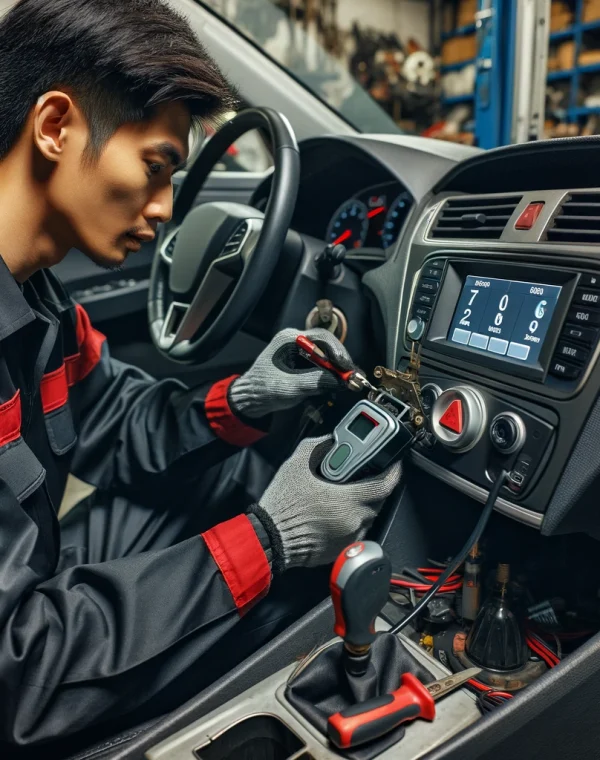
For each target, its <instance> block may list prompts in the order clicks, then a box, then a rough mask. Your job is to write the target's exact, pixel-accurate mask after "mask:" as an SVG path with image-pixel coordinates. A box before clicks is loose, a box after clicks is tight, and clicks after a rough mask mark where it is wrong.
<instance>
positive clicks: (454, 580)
mask: <svg viewBox="0 0 600 760" xmlns="http://www.w3.org/2000/svg"><path fill="white" fill-rule="evenodd" d="M417 570H418V572H419V573H421V575H423V576H424V577H425V578H427V580H428V581H431V584H429V583H419V582H418V581H406V580H402V579H400V578H392V581H391V583H392V586H399V587H400V588H409V589H412V590H413V591H416V592H418V593H425V592H427V591H429V589H430V588H431V586H432V585H433V583H435V581H437V580H438V578H439V577H440V575H441V574H442V573H443V572H444V570H443V569H442V568H439V567H419V568H417ZM460 588H462V577H461V576H460V575H458V573H455V574H454V575H451V576H450V577H449V578H448V580H447V581H446V583H444V585H443V586H442V587H441V588H440V593H441V594H448V593H450V592H452V591H458V590H459V589H460Z"/></svg>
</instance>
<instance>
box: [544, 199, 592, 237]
mask: <svg viewBox="0 0 600 760" xmlns="http://www.w3.org/2000/svg"><path fill="white" fill-rule="evenodd" d="M546 234H547V238H548V242H550V243H589V244H592V245H598V244H600V193H569V195H568V196H567V198H566V200H565V201H564V203H563V204H562V207H561V209H560V211H559V213H558V215H557V216H556V217H555V218H554V221H553V222H552V227H551V228H550V229H548V231H547V233H546Z"/></svg>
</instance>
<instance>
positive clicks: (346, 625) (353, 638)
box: [329, 541, 392, 676]
mask: <svg viewBox="0 0 600 760" xmlns="http://www.w3.org/2000/svg"><path fill="white" fill-rule="evenodd" d="M391 576H392V566H391V564H390V561H389V559H388V558H387V557H386V555H385V554H384V553H383V549H382V548H381V546H379V544H377V543H375V541H357V542H356V543H354V544H350V546H347V547H346V548H345V549H344V551H343V552H342V553H341V554H340V555H339V557H338V558H337V560H336V561H335V564H334V566H333V569H332V571H331V577H330V580H329V588H330V590H331V599H332V601H333V609H334V611H335V624H334V627H333V631H334V633H336V634H337V635H338V636H341V638H343V639H344V647H345V651H346V663H345V664H346V669H347V670H348V672H350V673H351V674H352V675H358V676H360V675H363V674H364V673H365V671H366V669H367V667H368V666H369V658H370V650H371V644H372V643H373V641H374V640H375V636H376V635H377V634H376V632H375V618H376V617H377V615H378V614H379V613H380V612H381V610H382V608H383V606H384V605H385V603H386V602H387V599H388V595H389V588H390V579H391Z"/></svg>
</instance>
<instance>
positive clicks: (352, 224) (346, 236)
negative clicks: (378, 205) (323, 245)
mask: <svg viewBox="0 0 600 760" xmlns="http://www.w3.org/2000/svg"><path fill="white" fill-rule="evenodd" d="M368 230H369V219H368V209H367V207H366V206H365V204H364V203H363V202H362V201H357V200H354V199H353V198H351V199H350V200H348V201H344V203H342V205H341V206H340V207H339V208H338V210H337V211H336V212H335V214H334V215H333V216H332V217H331V221H330V222H329V226H328V227H327V236H326V240H327V242H328V243H330V244H331V245H337V244H338V243H343V244H344V245H345V246H346V248H362V247H363V245H364V244H365V239H366V237H367V232H368Z"/></svg>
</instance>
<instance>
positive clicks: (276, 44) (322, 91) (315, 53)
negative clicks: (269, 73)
mask: <svg viewBox="0 0 600 760" xmlns="http://www.w3.org/2000/svg"><path fill="white" fill-rule="evenodd" d="M276 1H277V0H250V1H249V0H203V2H204V3H205V4H206V5H207V6H208V7H209V8H211V9H212V10H213V11H215V12H216V13H217V14H219V15H220V16H221V17H223V18H224V19H226V20H227V21H228V22H229V23H230V24H232V26H235V27H236V29H237V30H238V31H239V32H240V33H241V34H243V35H244V36H245V37H247V38H248V39H249V40H251V41H252V42H253V43H255V44H256V45H258V46H259V47H260V48H261V49H262V50H263V51H264V52H265V53H266V54H267V55H269V56H270V57H271V58H273V60H275V61H276V62H277V63H278V64H279V65H280V66H282V67H283V68H285V69H286V70H287V71H288V72H289V73H290V74H291V75H292V76H293V77H294V78H295V79H297V80H298V81H299V82H300V83H301V84H302V85H304V87H306V88H307V89H309V90H311V91H312V92H313V93H314V94H315V95H316V96H317V97H318V98H320V99H321V100H322V101H323V102H324V103H326V104H327V105H328V106H329V107H330V108H332V109H333V110H334V111H336V112H337V113H338V114H339V115H340V116H341V117H342V118H343V119H344V120H345V121H347V122H348V123H350V124H351V125H352V126H353V127H354V128H355V129H357V130H358V131H359V132H378V133H382V132H384V133H386V132H387V133H392V134H403V132H404V130H402V129H401V128H400V127H399V126H397V125H396V123H395V122H394V121H393V119H392V118H391V117H390V115H389V114H388V113H386V111H385V110H384V109H383V108H382V107H381V106H380V105H379V104H378V103H377V102H376V100H374V98H373V97H371V95H369V94H368V93H367V92H366V91H365V89H363V87H362V86H361V85H360V84H359V83H358V82H357V80H356V79H355V78H354V77H353V76H352V74H351V73H350V71H349V70H348V68H349V67H350V68H351V69H353V68H354V69H356V74H357V76H359V77H361V73H362V77H361V78H362V84H363V85H364V86H365V87H369V89H370V91H371V92H372V93H376V92H377V89H376V88H374V87H373V86H372V85H373V82H372V81H371V80H372V75H371V73H370V72H367V70H366V68H365V67H364V66H363V67H361V63H364V62H362V61H360V60H359V56H358V50H357V51H356V54H355V55H354V56H353V58H351V59H350V60H349V64H344V63H342V62H341V61H342V60H344V59H346V60H348V59H347V57H346V56H345V55H344V50H342V48H343V47H344V48H345V47H346V46H345V44H344V42H348V43H349V44H350V45H352V40H351V39H349V40H345V41H343V40H342V35H341V34H339V30H338V28H337V26H336V25H335V24H334V23H332V20H331V19H330V20H329V23H328V20H327V18H326V14H324V12H323V11H321V12H320V13H318V14H317V13H315V14H314V18H313V19H312V20H309V19H308V18H307V13H308V11H305V10H302V11H300V9H299V8H295V5H296V4H295V3H287V4H286V5H289V7H290V10H283V9H282V8H279V7H277V5H276V4H275V2H276ZM365 2H367V0H365ZM332 7H333V6H332ZM351 35H352V32H350V37H351ZM355 42H356V41H355ZM355 46H356V47H357V48H358V45H356V44H355ZM328 51H329V52H328ZM334 53H337V56H336V55H334Z"/></svg>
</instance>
